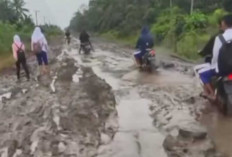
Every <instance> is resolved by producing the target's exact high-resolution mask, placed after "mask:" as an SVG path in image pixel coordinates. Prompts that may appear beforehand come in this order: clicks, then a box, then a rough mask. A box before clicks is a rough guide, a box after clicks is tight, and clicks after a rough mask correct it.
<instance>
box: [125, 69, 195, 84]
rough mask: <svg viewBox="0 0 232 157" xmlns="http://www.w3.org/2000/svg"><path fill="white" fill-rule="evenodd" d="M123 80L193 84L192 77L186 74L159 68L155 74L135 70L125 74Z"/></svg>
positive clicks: (143, 82)
mask: <svg viewBox="0 0 232 157" xmlns="http://www.w3.org/2000/svg"><path fill="white" fill-rule="evenodd" d="M180 78H181V79H180ZM123 80H128V81H131V80H134V81H136V83H142V84H158V85H159V86H161V85H167V84H172V83H173V84H182V85H183V84H191V83H192V79H191V78H190V77H188V76H186V75H182V74H180V73H178V72H175V71H165V70H162V69H159V70H158V71H157V72H156V73H154V74H149V73H146V72H144V73H141V72H139V71H138V70H134V71H132V72H130V73H128V74H126V75H124V77H123Z"/></svg>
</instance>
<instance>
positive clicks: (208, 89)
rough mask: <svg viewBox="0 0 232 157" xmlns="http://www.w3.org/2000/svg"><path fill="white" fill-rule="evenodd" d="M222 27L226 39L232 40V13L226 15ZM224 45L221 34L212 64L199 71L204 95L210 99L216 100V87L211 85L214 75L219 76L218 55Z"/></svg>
mask: <svg viewBox="0 0 232 157" xmlns="http://www.w3.org/2000/svg"><path fill="white" fill-rule="evenodd" d="M221 25H222V29H223V30H225V31H224V33H223V34H222V36H223V37H224V38H225V40H226V41H230V40H232V15H226V16H224V17H223V18H222V23H221ZM221 47H222V41H221V39H220V37H219V36H217V37H216V38H215V42H214V46H213V58H212V61H211V64H209V65H208V66H206V67H204V68H203V69H201V70H200V71H199V75H200V78H201V80H202V82H203V83H204V96H206V97H207V98H208V99H211V100H215V99H216V96H215V94H214V89H213V87H212V86H211V79H212V77H214V76H219V70H218V56H219V52H220V49H221Z"/></svg>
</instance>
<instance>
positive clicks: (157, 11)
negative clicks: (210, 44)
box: [70, 0, 232, 60]
mask: <svg viewBox="0 0 232 157" xmlns="http://www.w3.org/2000/svg"><path fill="white" fill-rule="evenodd" d="M230 6H232V1H231V0H221V1H218V0H208V1H202V0H192V1H190V0H162V1H161V0H153V1H150V0H143V1H141V0H90V3H89V7H88V9H86V10H84V11H81V12H80V11H79V12H77V13H76V14H75V16H74V17H73V19H72V21H71V23H70V27H71V28H72V29H73V30H74V31H81V30H82V29H86V30H88V31H91V32H95V33H98V34H100V35H102V36H104V37H107V38H109V39H116V40H120V41H122V42H125V43H127V44H130V45H135V42H136V40H137V37H138V35H139V33H140V29H141V27H142V26H143V25H149V26H150V29H151V32H152V34H153V35H154V37H155V41H156V45H161V46H165V47H168V48H170V49H172V51H173V52H175V53H176V54H177V55H180V56H183V57H185V58H188V59H192V60H194V59H197V58H198V55H197V51H198V50H199V49H201V48H202V46H203V45H204V44H205V43H206V41H207V40H208V39H209V38H210V36H211V35H214V33H216V32H217V31H218V26H217V23H218V20H219V19H220V18H221V17H222V16H223V15H225V14H226V13H228V12H231V11H232V8H231V7H230Z"/></svg>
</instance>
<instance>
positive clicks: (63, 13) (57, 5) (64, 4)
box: [25, 0, 89, 28]
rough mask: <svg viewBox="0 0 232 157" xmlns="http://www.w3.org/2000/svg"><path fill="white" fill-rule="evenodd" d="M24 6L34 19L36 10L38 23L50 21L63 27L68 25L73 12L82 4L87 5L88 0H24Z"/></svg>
mask: <svg viewBox="0 0 232 157" xmlns="http://www.w3.org/2000/svg"><path fill="white" fill-rule="evenodd" d="M25 2H26V7H27V8H28V9H29V10H30V13H31V15H32V17H33V19H35V11H36V10H38V11H39V13H38V22H39V24H43V23H44V22H46V23H52V24H56V25H59V26H60V27H61V28H65V27H67V26H68V25H69V22H70V19H71V18H72V17H73V14H74V13H75V12H76V11H77V10H78V9H79V8H80V7H82V6H84V5H85V6H87V5H88V3H89V0H25Z"/></svg>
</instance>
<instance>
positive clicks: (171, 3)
mask: <svg viewBox="0 0 232 157" xmlns="http://www.w3.org/2000/svg"><path fill="white" fill-rule="evenodd" d="M172 1H173V0H170V8H172V6H173V2H172Z"/></svg>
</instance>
